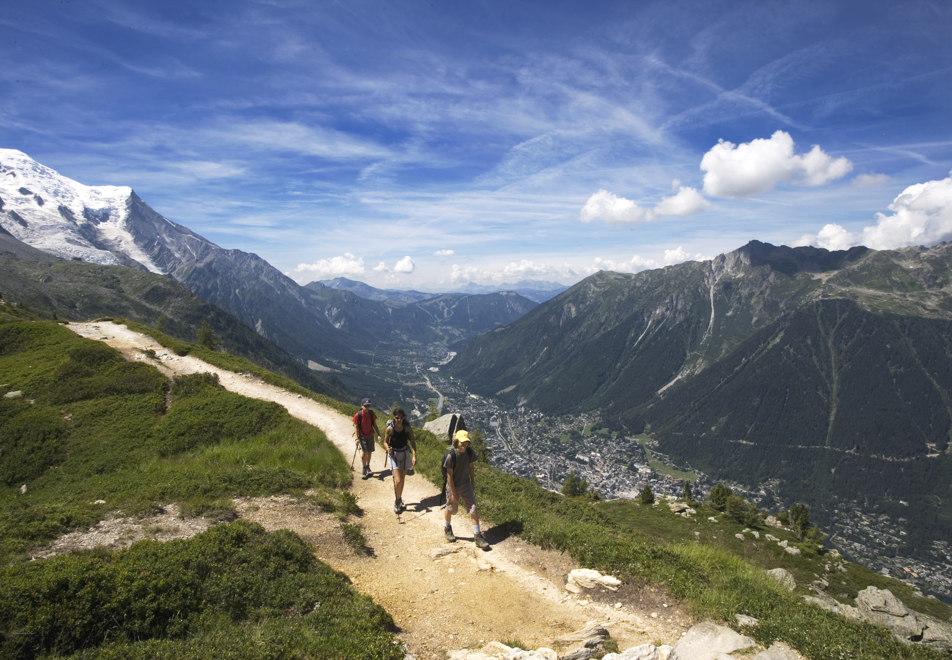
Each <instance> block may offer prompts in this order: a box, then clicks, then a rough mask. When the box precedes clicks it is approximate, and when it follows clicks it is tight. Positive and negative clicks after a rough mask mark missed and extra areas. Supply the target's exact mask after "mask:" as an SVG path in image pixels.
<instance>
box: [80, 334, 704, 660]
mask: <svg viewBox="0 0 952 660" xmlns="http://www.w3.org/2000/svg"><path fill="white" fill-rule="evenodd" d="M67 327H69V328H70V329H71V330H73V331H74V332H76V333H77V334H79V335H81V336H83V337H88V338H91V339H97V340H101V341H104V342H105V343H107V344H109V345H110V346H112V347H114V348H116V349H118V350H119V351H120V352H122V354H123V355H124V356H125V357H126V359H129V360H139V361H146V362H148V363H151V364H153V365H155V366H156V367H157V368H158V369H159V370H160V371H162V372H163V373H164V374H165V375H166V376H168V377H170V378H171V377H173V376H177V375H183V374H191V373H200V372H211V373H216V374H218V378H219V382H220V383H221V384H222V386H224V387H225V388H227V389H228V390H231V391H233V392H236V393H238V394H242V395H245V396H248V397H252V398H256V399H263V400H267V401H274V402H277V403H279V404H280V405H282V406H284V407H285V408H286V409H287V410H288V412H289V413H290V414H291V415H293V416H294V417H297V418H299V419H301V420H304V421H305V422H307V423H309V424H313V425H314V426H317V427H318V428H320V429H321V430H322V431H323V432H324V433H325V434H326V435H327V437H328V438H329V439H330V440H331V441H332V442H333V443H334V444H335V445H337V447H338V448H340V450H341V452H342V453H343V454H344V456H345V457H346V458H350V457H352V456H353V454H354V440H353V426H352V424H351V421H350V419H349V418H348V417H346V416H345V415H342V414H340V413H339V412H337V411H336V410H334V409H332V408H329V407H327V406H325V405H323V404H320V403H318V402H315V401H312V400H310V399H307V398H304V397H302V396H300V395H297V394H293V393H291V392H288V391H287V390H284V389H281V388H279V387H275V386H272V385H269V384H267V383H264V382H262V381H260V380H258V379H257V378H255V377H252V376H248V375H242V374H236V373H234V372H231V371H227V370H223V369H219V368H217V367H214V366H212V365H209V364H207V363H205V362H203V361H201V360H199V359H197V358H195V357H192V356H178V355H175V354H174V353H171V352H170V351H168V350H167V349H166V348H164V347H162V346H161V345H159V344H158V343H157V342H155V340H153V339H152V338H151V337H148V336H146V335H142V334H139V333H136V332H132V331H130V330H129V329H128V328H126V326H124V325H115V324H113V323H111V322H96V323H70V324H69V325H68V326H67ZM149 349H151V350H153V351H154V352H155V355H156V359H151V358H150V357H147V356H146V355H145V353H144V352H145V351H146V350H149ZM381 430H382V429H381ZM383 462H384V460H383V452H382V450H380V449H379V448H378V451H377V452H375V453H374V457H373V460H372V462H371V467H372V468H373V469H374V470H375V473H374V476H373V478H371V479H367V480H362V479H360V477H359V469H360V462H359V461H357V466H356V467H357V470H358V472H355V473H354V475H355V477H354V482H353V485H352V487H351V491H352V492H353V493H354V494H355V495H356V496H357V498H358V504H359V505H360V507H361V508H362V509H363V510H364V515H363V516H362V517H361V518H360V519H359V522H360V525H361V527H362V529H363V533H364V536H365V537H366V538H367V541H368V545H369V546H370V547H371V548H372V550H373V554H372V555H371V556H365V555H360V554H358V553H356V552H354V551H353V550H352V549H351V548H350V547H349V546H347V545H346V543H344V542H343V540H342V538H341V534H340V526H339V524H338V522H337V519H336V518H335V517H334V516H331V515H328V514H324V513H322V512H320V511H319V510H317V509H315V508H314V507H312V506H310V505H308V504H306V503H302V502H298V501H295V500H294V499H292V498H289V497H272V498H238V499H237V500H236V509H237V510H238V511H239V513H240V515H241V516H242V517H245V518H247V519H249V520H254V521H256V522H259V523H261V524H262V525H264V526H265V527H266V528H268V529H281V528H286V529H291V530H293V531H295V532H297V533H298V534H300V535H301V536H302V538H304V539H305V540H306V541H308V542H309V543H311V544H312V545H313V546H314V549H315V553H316V555H317V557H318V558H320V559H321V560H322V561H324V562H326V563H327V564H329V565H330V566H332V567H334V568H335V569H337V570H339V571H341V572H343V573H345V574H346V575H348V576H350V578H351V579H352V580H353V582H354V584H355V585H356V587H357V588H358V589H359V590H360V591H361V592H362V593H365V594H368V595H369V596H371V597H372V598H373V599H374V601H375V602H377V603H379V604H380V605H381V606H383V607H384V608H386V610H387V611H388V612H390V613H391V615H392V616H393V618H394V620H395V622H396V625H397V626H398V628H399V632H398V636H399V638H400V639H401V640H402V641H404V642H405V643H406V644H407V646H408V647H409V649H410V651H411V653H413V655H414V656H416V657H417V658H418V659H420V660H429V659H434V660H435V659H438V658H444V657H445V656H444V651H445V650H447V649H463V648H477V647H481V646H483V644H485V643H488V642H490V641H493V640H496V641H502V642H511V641H519V642H521V643H522V644H523V645H524V646H523V648H531V649H534V648H538V647H542V646H545V647H550V648H555V649H556V650H564V648H565V647H563V646H560V645H559V644H557V642H556V640H557V639H558V638H559V637H562V636H564V635H566V634H568V633H570V632H572V631H575V630H578V629H580V628H582V627H584V626H585V624H586V623H588V622H590V621H599V622H601V623H602V624H603V625H605V626H606V628H607V629H608V630H609V632H610V633H611V635H612V638H613V639H614V640H615V641H616V642H617V643H618V645H619V647H620V648H621V649H625V648H629V647H631V646H637V645H639V644H643V643H646V642H650V643H652V644H662V643H666V644H672V645H673V644H674V643H675V642H676V641H677V640H678V639H679V638H680V636H681V635H682V634H683V633H684V632H685V631H686V630H687V629H688V628H689V627H690V626H691V625H692V624H693V623H694V621H693V620H692V619H691V618H690V617H689V616H688V615H687V614H686V613H685V612H684V611H682V609H681V608H680V607H679V606H678V605H677V604H675V603H673V602H672V601H671V600H669V598H670V597H669V596H667V595H666V594H664V593H663V592H662V591H661V590H658V589H652V588H650V587H649V588H636V587H633V586H622V587H621V588H620V589H619V591H618V592H604V593H599V594H591V595H583V596H574V595H572V594H569V593H568V592H566V591H565V590H564V588H563V587H564V584H565V576H566V575H567V574H568V572H569V571H570V570H572V569H573V568H577V567H578V566H576V565H575V564H573V562H572V561H571V560H570V559H569V558H568V557H567V556H565V555H561V554H559V553H555V552H549V551H543V550H541V549H540V548H537V547H535V546H532V545H530V544H527V543H525V542H523V541H521V540H520V539H518V538H515V537H506V535H505V534H504V533H503V532H502V531H501V530H498V529H493V526H492V524H491V523H490V522H489V521H483V529H484V531H485V532H486V536H487V538H488V539H489V540H490V541H491V542H492V543H493V546H492V548H491V549H490V550H489V551H487V552H481V551H479V550H477V549H476V548H475V547H474V546H473V543H472V528H471V526H470V525H469V524H468V520H465V521H464V520H463V519H462V518H460V517H458V516H457V517H456V518H455V519H454V531H455V532H456V534H457V536H458V537H459V540H458V541H457V542H456V543H455V544H448V543H446V542H445V541H444V540H443V532H442V511H441V510H440V508H439V505H438V504H437V498H438V489H437V488H436V487H434V486H433V485H432V484H431V483H430V482H429V481H427V480H426V479H424V478H423V477H421V476H414V475H410V476H408V477H407V483H406V487H405V489H404V496H403V499H404V502H406V504H407V506H408V509H407V511H406V512H404V513H403V514H401V515H399V516H397V515H394V513H393V512H392V510H391V507H392V505H393V487H392V482H391V480H390V473H389V471H382V466H383ZM476 499H477V502H478V501H479V487H478V484H477V497H476ZM142 526H143V525H142V524H140V527H142ZM180 527H181V528H182V529H183V530H185V531H183V534H186V533H189V532H188V530H190V529H193V528H192V527H190V526H188V525H185V524H184V523H183V524H181V525H180ZM195 529H197V527H195ZM93 533H95V528H94V530H91V531H90V534H93ZM192 533H193V532H192ZM110 538H112V537H110ZM129 538H133V536H130V537H129ZM133 540H134V538H133ZM88 542H89V541H88V540H87V543H88ZM108 543H109V542H108V541H104V544H108ZM446 551H450V552H449V554H446V555H444V556H441V557H440V556H437V555H439V554H440V553H441V552H446Z"/></svg>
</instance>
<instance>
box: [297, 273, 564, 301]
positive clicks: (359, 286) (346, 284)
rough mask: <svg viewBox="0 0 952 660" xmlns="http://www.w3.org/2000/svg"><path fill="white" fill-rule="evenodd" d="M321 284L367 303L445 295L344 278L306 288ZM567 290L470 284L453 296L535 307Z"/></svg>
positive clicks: (548, 285) (529, 283) (530, 284)
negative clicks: (498, 297)
mask: <svg viewBox="0 0 952 660" xmlns="http://www.w3.org/2000/svg"><path fill="white" fill-rule="evenodd" d="M316 284H321V285H323V286H326V287H328V288H331V289H339V290H341V291H350V292H351V293H356V294H357V295H358V296H360V297H361V298H366V299H368V300H377V301H382V302H384V301H385V302H420V301H422V300H428V299H430V298H436V297H437V296H441V295H445V294H441V293H424V292H421V291H402V290H398V289H377V288H374V287H372V286H370V285H369V284H364V283H363V282H355V281H354V280H349V279H347V278H346V277H336V278H334V279H332V280H320V281H319V282H317V283H314V282H311V284H309V285H308V286H312V287H313V286H315V285H316ZM566 289H568V287H567V286H565V285H564V284H559V283H558V282H544V281H534V280H522V281H521V282H516V283H515V284H511V285H510V284H503V285H500V286H487V285H480V284H474V283H472V282H469V283H467V284H465V285H462V286H460V287H458V290H457V291H454V292H453V293H463V294H469V295H478V294H487V293H500V292H503V291H507V292H512V293H518V294H519V295H520V296H522V297H524V298H528V299H529V300H532V301H534V302H537V303H541V302H545V301H546V300H549V299H550V298H554V297H555V296H557V295H559V294H560V293H562V292H563V291H565V290H566Z"/></svg>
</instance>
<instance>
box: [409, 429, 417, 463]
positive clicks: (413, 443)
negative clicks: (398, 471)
mask: <svg viewBox="0 0 952 660" xmlns="http://www.w3.org/2000/svg"><path fill="white" fill-rule="evenodd" d="M407 433H409V434H410V450H411V451H412V452H413V460H412V462H411V463H410V465H416V438H414V437H413V427H411V426H410V425H407Z"/></svg>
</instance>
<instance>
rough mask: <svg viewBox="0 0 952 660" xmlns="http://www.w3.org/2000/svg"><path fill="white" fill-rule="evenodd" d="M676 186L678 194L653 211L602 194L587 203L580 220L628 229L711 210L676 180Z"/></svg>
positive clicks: (694, 193) (608, 194)
mask: <svg viewBox="0 0 952 660" xmlns="http://www.w3.org/2000/svg"><path fill="white" fill-rule="evenodd" d="M674 184H677V186H678V188H677V190H678V192H677V194H676V195H672V196H671V197H664V198H662V200H661V201H660V202H658V204H657V205H656V206H655V207H654V208H653V209H645V208H641V207H640V206H638V205H637V204H635V203H634V202H633V201H631V200H630V199H625V198H624V197H619V196H618V195H616V194H614V193H610V192H608V191H607V190H599V191H598V192H597V193H595V194H594V195H592V196H591V197H589V198H588V201H587V202H585V206H583V207H582V210H581V211H580V212H579V214H578V219H579V220H581V221H582V222H591V221H592V220H597V219H599V218H601V219H602V220H604V221H605V222H606V223H607V224H610V225H625V224H631V223H642V222H651V221H652V220H655V219H656V218H658V217H661V216H669V215H676V216H685V215H692V214H694V213H700V212H701V211H704V210H706V209H708V208H710V207H711V203H710V202H709V201H707V200H706V199H704V197H702V196H701V193H699V192H698V191H697V190H695V189H694V188H690V187H687V186H682V185H680V182H679V181H678V180H677V179H675V180H674Z"/></svg>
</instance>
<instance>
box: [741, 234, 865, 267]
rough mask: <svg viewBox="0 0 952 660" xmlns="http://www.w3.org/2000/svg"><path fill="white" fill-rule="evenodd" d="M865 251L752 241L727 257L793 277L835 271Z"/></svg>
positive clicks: (861, 247)
mask: <svg viewBox="0 0 952 660" xmlns="http://www.w3.org/2000/svg"><path fill="white" fill-rule="evenodd" d="M867 252H869V248H867V247H863V246H861V245H859V246H856V247H853V248H850V249H849V250H827V249H825V248H818V247H809V246H804V247H789V246H787V245H771V244H770V243H763V242H761V241H757V240H753V241H750V242H749V243H747V245H744V246H743V247H740V248H738V249H737V250H735V251H734V252H733V253H730V254H733V255H736V256H738V257H739V258H741V259H742V260H743V261H745V262H746V263H748V264H749V265H750V266H751V267H755V268H756V267H757V266H770V268H772V269H773V270H776V271H778V272H781V273H783V274H784V275H795V274H797V273H826V272H829V271H831V270H838V269H840V268H842V267H843V266H845V265H846V264H848V263H851V262H853V261H856V260H857V259H859V258H860V257H862V256H863V255H864V254H866V253H867Z"/></svg>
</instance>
